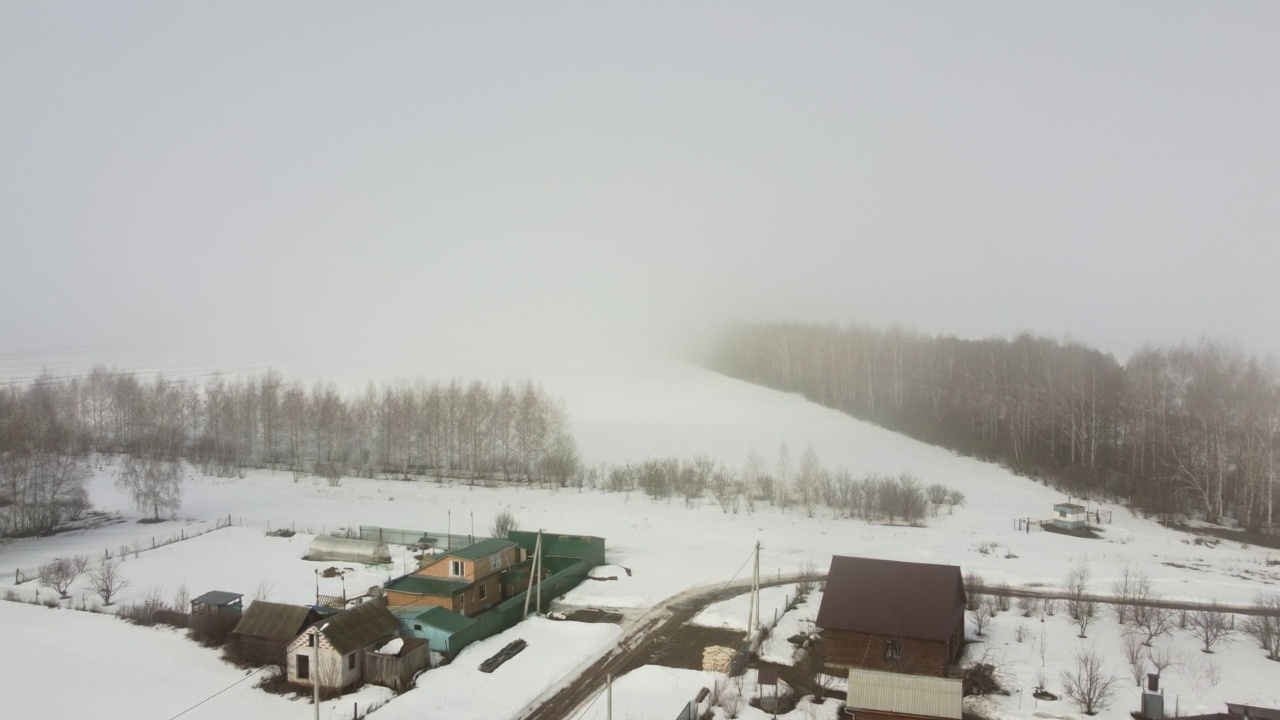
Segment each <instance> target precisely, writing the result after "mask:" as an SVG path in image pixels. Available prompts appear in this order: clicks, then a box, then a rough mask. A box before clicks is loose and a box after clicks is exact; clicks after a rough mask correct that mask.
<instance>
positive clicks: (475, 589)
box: [386, 538, 520, 617]
mask: <svg viewBox="0 0 1280 720" xmlns="http://www.w3.org/2000/svg"><path fill="white" fill-rule="evenodd" d="M519 562H520V552H519V549H518V546H517V545H516V543H514V542H511V541H510V540H503V539H501V538H492V539H489V540H484V541H481V542H478V543H476V544H474V545H469V546H467V547H464V548H459V549H457V550H449V551H447V552H443V553H439V554H436V555H431V556H428V557H427V558H424V562H423V564H422V565H421V566H420V567H419V568H418V569H417V570H415V571H414V572H413V573H411V574H409V575H405V576H404V577H401V578H398V579H396V580H393V581H391V582H390V583H387V586H386V597H387V603H388V604H389V605H390V606H391V607H393V608H394V607H402V606H422V607H442V608H444V609H446V610H449V611H451V612H455V613H458V614H460V615H464V616H467V617H471V616H473V615H478V614H480V613H481V612H484V611H485V610H487V609H489V608H491V607H493V606H494V605H497V604H498V603H500V602H502V601H503V600H505V599H507V598H506V596H507V593H505V592H504V589H503V583H502V573H503V572H504V571H506V570H509V569H510V568H512V567H514V566H515V565H516V564H517V563H519Z"/></svg>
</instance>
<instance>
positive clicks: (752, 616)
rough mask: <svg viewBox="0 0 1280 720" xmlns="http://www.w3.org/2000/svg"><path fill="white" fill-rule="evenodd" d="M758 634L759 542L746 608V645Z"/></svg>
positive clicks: (758, 543)
mask: <svg viewBox="0 0 1280 720" xmlns="http://www.w3.org/2000/svg"><path fill="white" fill-rule="evenodd" d="M759 633H760V541H759V540H757V541H756V549H755V566H754V567H753V568H752V570H751V603H750V604H749V605H748V607H747V644H748V645H753V644H755V641H756V637H755V636H756V635H758V634H759Z"/></svg>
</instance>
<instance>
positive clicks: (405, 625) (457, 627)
mask: <svg viewBox="0 0 1280 720" xmlns="http://www.w3.org/2000/svg"><path fill="white" fill-rule="evenodd" d="M391 613H392V614H393V615H395V616H396V618H397V619H399V620H400V635H401V637H415V638H421V639H423V640H426V641H427V642H429V643H431V649H432V650H435V651H436V652H440V653H444V655H445V656H446V657H448V658H450V659H452V658H453V657H454V656H455V655H457V653H458V652H459V651H460V650H462V648H464V647H466V646H467V645H468V644H469V643H471V642H473V641H474V640H475V637H474V636H475V634H476V631H477V628H476V627H475V625H476V621H475V620H472V619H471V618H468V617H466V616H464V615H459V614H458V613H456V612H452V611H450V610H445V609H444V608H442V607H434V606H433V607H425V606H422V605H403V606H401V607H396V608H392V609H391Z"/></svg>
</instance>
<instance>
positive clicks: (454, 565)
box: [449, 560, 466, 577]
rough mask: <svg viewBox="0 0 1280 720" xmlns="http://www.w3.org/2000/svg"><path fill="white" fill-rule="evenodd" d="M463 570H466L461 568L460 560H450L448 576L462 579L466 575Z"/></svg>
mask: <svg viewBox="0 0 1280 720" xmlns="http://www.w3.org/2000/svg"><path fill="white" fill-rule="evenodd" d="M465 570H466V569H465V568H464V567H463V565H462V561H461V560H450V561H449V574H450V575H452V576H454V577H462V576H463V575H465V574H466V571H465Z"/></svg>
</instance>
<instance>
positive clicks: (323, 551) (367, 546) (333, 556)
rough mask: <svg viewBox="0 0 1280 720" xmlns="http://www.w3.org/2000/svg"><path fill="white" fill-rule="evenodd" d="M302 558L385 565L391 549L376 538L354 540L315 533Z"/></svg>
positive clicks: (389, 560) (389, 559)
mask: <svg viewBox="0 0 1280 720" xmlns="http://www.w3.org/2000/svg"><path fill="white" fill-rule="evenodd" d="M303 559H304V560H319V561H322V562H349V563H360V564H361V565H385V564H387V563H389V562H391V551H390V550H388V549H387V544H386V543H382V542H378V541H376V540H355V539H352V538H340V537H333V536H332V535H317V536H316V537H315V539H314V540H312V541H311V547H309V548H308V549H307V555H306V557H304V558H303Z"/></svg>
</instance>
